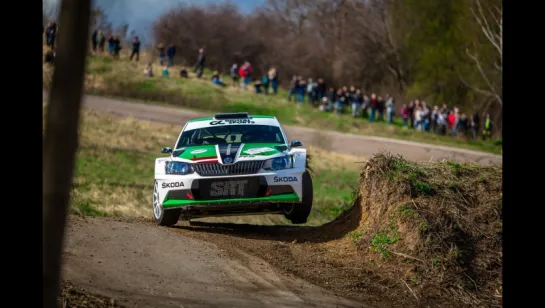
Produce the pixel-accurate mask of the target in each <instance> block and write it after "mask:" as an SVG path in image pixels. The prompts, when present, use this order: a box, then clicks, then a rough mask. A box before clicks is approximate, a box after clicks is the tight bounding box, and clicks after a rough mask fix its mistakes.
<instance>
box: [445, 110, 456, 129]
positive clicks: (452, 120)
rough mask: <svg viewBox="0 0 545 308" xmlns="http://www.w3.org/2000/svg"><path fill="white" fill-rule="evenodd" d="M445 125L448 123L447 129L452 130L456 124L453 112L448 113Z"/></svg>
mask: <svg viewBox="0 0 545 308" xmlns="http://www.w3.org/2000/svg"><path fill="white" fill-rule="evenodd" d="M447 123H448V127H449V128H450V129H453V127H454V124H455V123H456V116H455V115H454V112H452V111H450V112H449V113H448V117H447Z"/></svg>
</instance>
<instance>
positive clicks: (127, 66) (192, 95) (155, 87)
mask: <svg viewBox="0 0 545 308" xmlns="http://www.w3.org/2000/svg"><path fill="white" fill-rule="evenodd" d="M123 56H124V57H126V55H122V57H123ZM88 59H89V61H88V66H87V78H86V85H85V86H86V91H87V93H91V94H96V95H103V96H111V97H119V98H126V99H137V100H141V101H145V102H148V103H153V104H168V105H173V106H177V107H183V108H191V109H197V110H203V111H208V112H210V111H212V112H233V111H247V112H249V113H252V114H268V115H274V116H276V117H277V118H279V119H280V120H281V121H282V123H285V124H291V125H298V126H304V127H311V128H319V129H328V130H334V131H340V132H350V133H355V134H364V135H370V136H381V137H389V138H396V139H402V140H409V141H418V142H425V143H430V144H437V145H446V146H454V147H459V148H466V149H472V150H480V151H485V152H489V153H495V154H499V153H501V149H502V145H501V141H497V140H496V141H486V142H483V141H481V140H477V141H473V140H465V139H460V138H457V139H455V138H452V137H450V136H439V135H435V134H429V133H422V132H417V131H413V130H408V129H403V128H402V127H401V123H400V120H399V119H397V120H396V121H395V123H394V125H391V126H387V125H385V123H370V122H369V121H368V120H367V119H363V118H358V119H353V118H352V117H351V116H349V115H341V116H338V115H335V114H332V113H324V112H320V111H319V110H317V109H315V108H312V107H310V106H308V105H306V104H305V105H304V106H300V105H298V104H296V103H293V102H292V103H290V102H288V101H287V99H286V97H287V93H286V92H285V91H280V92H279V94H278V96H272V95H269V96H267V95H262V94H261V95H256V94H254V93H253V92H252V91H250V90H246V91H245V90H241V89H238V88H235V87H231V86H228V87H226V88H221V87H218V86H215V85H213V84H212V83H211V82H210V80H208V77H207V75H209V74H210V72H207V74H205V77H204V78H203V80H198V79H196V78H194V77H193V74H191V73H190V78H189V79H182V78H180V77H178V76H177V71H178V70H179V66H175V67H174V68H172V69H171V70H170V77H168V78H165V77H162V76H161V70H162V68H161V67H160V66H159V65H154V66H153V68H154V74H155V76H156V77H153V78H147V77H145V76H144V73H143V72H144V67H145V65H144V60H145V59H146V56H142V60H141V62H140V63H135V62H132V63H129V62H127V61H128V60H127V59H126V58H122V60H121V61H113V60H112V59H110V58H107V57H101V56H96V57H95V56H91V57H89V58H88ZM50 77H51V68H50V67H48V66H46V65H44V88H48V87H49V84H50V80H51V78H50ZM224 79H225V82H229V79H228V78H227V77H226V78H224Z"/></svg>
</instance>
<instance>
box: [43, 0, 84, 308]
mask: <svg viewBox="0 0 545 308" xmlns="http://www.w3.org/2000/svg"><path fill="white" fill-rule="evenodd" d="M90 12H91V0H63V1H62V4H61V11H60V21H59V22H60V23H61V24H62V25H63V27H62V30H60V31H59V33H58V48H57V59H56V61H55V71H54V75H53V81H52V86H51V92H50V94H49V101H48V105H47V114H46V123H45V133H44V138H43V150H44V152H43V175H42V176H43V196H42V201H43V221H42V222H43V230H42V245H43V260H42V265H43V273H42V275H43V277H42V292H43V294H42V297H43V307H46V308H53V307H55V308H56V307H58V304H57V296H58V294H59V289H60V273H61V259H62V258H61V256H62V249H63V241H64V233H65V225H66V219H67V212H68V204H69V200H70V188H71V186H72V174H73V167H74V160H75V153H76V150H77V146H78V123H79V115H80V107H81V98H82V97H81V96H82V91H83V78H84V69H85V56H86V53H87V44H88V41H89V40H88V37H87V36H86V35H81V33H88V31H89V20H90V18H89V16H90Z"/></svg>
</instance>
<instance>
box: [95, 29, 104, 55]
mask: <svg viewBox="0 0 545 308" xmlns="http://www.w3.org/2000/svg"><path fill="white" fill-rule="evenodd" d="M97 42H98V51H99V52H100V53H103V52H104V45H105V44H106V37H105V36H104V33H102V31H101V30H98V33H97Z"/></svg>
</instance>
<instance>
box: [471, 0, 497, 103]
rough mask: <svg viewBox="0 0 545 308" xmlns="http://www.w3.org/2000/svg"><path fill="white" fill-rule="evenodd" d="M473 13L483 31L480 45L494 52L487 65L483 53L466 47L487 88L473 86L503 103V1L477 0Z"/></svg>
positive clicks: (481, 92) (472, 9)
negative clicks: (483, 1)
mask: <svg viewBox="0 0 545 308" xmlns="http://www.w3.org/2000/svg"><path fill="white" fill-rule="evenodd" d="M494 2H496V3H494ZM471 14H472V15H473V17H474V19H475V21H476V22H477V24H478V27H479V30H480V32H481V38H482V39H481V40H479V41H478V43H479V44H478V46H479V47H481V48H482V45H485V46H488V49H489V51H491V53H492V59H490V58H489V60H488V65H487V63H486V62H485V61H486V60H483V57H482V54H481V55H479V53H478V51H474V52H472V51H470V50H469V49H466V53H467V55H468V56H469V58H471V60H472V61H473V62H474V63H475V66H476V68H477V70H478V72H479V74H480V76H481V78H482V81H483V82H484V84H485V87H486V90H485V89H482V88H480V87H477V86H472V88H473V89H474V90H475V91H477V92H478V93H480V94H484V95H485V96H488V97H493V98H494V99H496V100H497V102H498V103H499V104H500V105H503V100H502V95H501V89H502V83H501V76H502V67H503V54H502V50H503V34H502V33H503V20H502V18H503V16H502V15H503V14H502V7H501V1H488V3H484V4H483V3H482V2H481V1H480V0H475V6H474V7H472V8H471ZM485 48H486V47H485Z"/></svg>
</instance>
